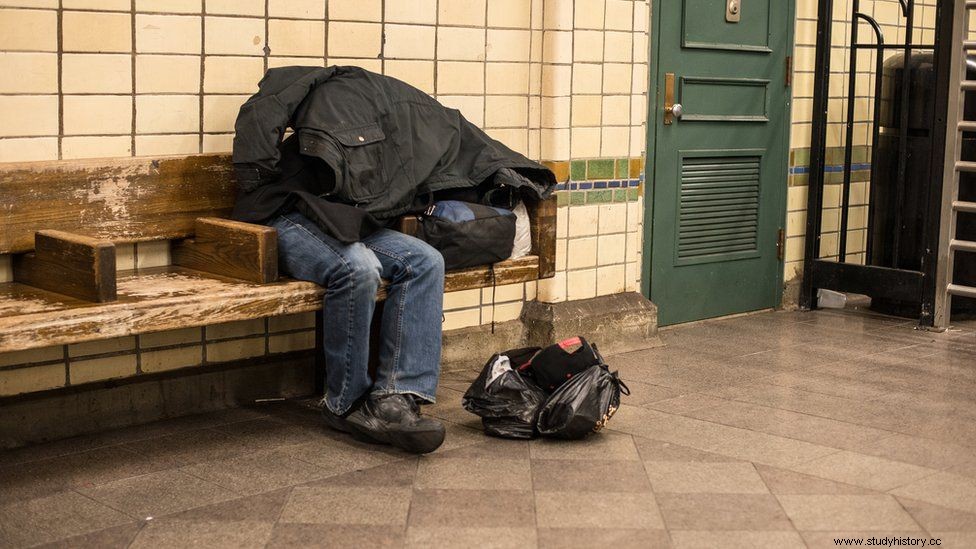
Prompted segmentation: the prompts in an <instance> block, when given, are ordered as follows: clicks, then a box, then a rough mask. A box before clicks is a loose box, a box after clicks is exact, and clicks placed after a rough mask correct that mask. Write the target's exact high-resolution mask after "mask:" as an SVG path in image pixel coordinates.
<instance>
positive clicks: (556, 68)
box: [542, 65, 572, 97]
mask: <svg viewBox="0 0 976 549" xmlns="http://www.w3.org/2000/svg"><path fill="white" fill-rule="evenodd" d="M571 73H572V67H571V66H568V65H543V66H542V95H544V96H549V97H558V96H561V95H569V94H570V86H571V85H572V74H571Z"/></svg>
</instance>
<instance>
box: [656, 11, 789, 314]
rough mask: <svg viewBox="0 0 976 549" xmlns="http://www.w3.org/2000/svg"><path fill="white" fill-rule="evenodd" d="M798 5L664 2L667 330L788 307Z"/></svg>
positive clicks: (660, 225)
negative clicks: (786, 244)
mask: <svg viewBox="0 0 976 549" xmlns="http://www.w3.org/2000/svg"><path fill="white" fill-rule="evenodd" d="M733 3H734V4H736V5H737V7H738V9H729V8H728V7H727V6H728V5H729V4H733ZM792 5H793V2H792V1H787V0H664V1H656V2H654V10H655V11H654V14H653V16H652V19H653V20H654V32H655V33H656V35H657V37H658V38H657V40H656V43H657V50H656V51H655V52H653V53H654V54H656V56H657V58H656V59H655V60H654V61H653V62H652V67H651V70H652V86H654V87H653V88H652V93H651V94H650V97H651V99H650V103H651V105H650V109H651V110H650V115H649V117H648V151H650V152H649V153H648V156H649V167H648V179H649V180H650V181H651V186H650V187H649V189H650V195H649V196H648V198H649V200H648V201H647V214H648V215H649V216H650V219H651V222H650V223H647V224H645V226H646V230H648V231H649V232H650V234H647V235H645V242H646V243H649V244H650V249H649V253H648V254H646V255H647V256H650V259H649V265H645V270H644V273H645V277H644V280H645V281H646V280H648V278H649V279H650V288H649V290H650V298H651V300H652V301H653V302H654V303H656V304H657V306H658V321H659V323H660V325H662V326H664V325H668V324H676V323H679V322H688V321H693V320H700V319H703V318H711V317H716V316H722V315H728V314H734V313H741V312H745V311H754V310H758V309H765V308H769V307H774V306H776V305H777V304H778V302H779V299H780V296H781V294H782V288H781V287H782V282H781V280H782V274H783V265H782V260H781V259H780V258H779V253H778V249H779V247H780V246H781V245H782V244H781V242H780V230H781V229H782V228H783V224H784V221H785V217H786V213H785V212H786V189H787V179H788V157H789V137H790V133H789V112H790V110H789V106H790V89H789V81H788V79H787V74H788V71H789V69H788V67H789V59H788V56H790V55H791V41H792V30H791V29H792V27H793V13H792V11H793V10H792ZM732 11H736V12H737V13H731V12H732ZM736 16H738V17H736ZM736 18H738V21H735V19H736ZM672 82H673V103H676V104H679V105H680V106H681V109H680V110H681V111H682V113H681V115H680V117H679V116H678V114H679V113H678V112H677V110H676V111H675V112H674V116H673V117H671V118H672V120H671V121H670V122H671V123H670V124H667V123H666V122H669V121H668V120H667V118H668V116H666V110H667V109H666V100H667V99H668V93H667V92H668V91H669V89H668V88H669V87H671V86H669V84H670V83H672ZM654 91H656V99H655V93H654ZM648 270H649V271H650V273H649V274H650V277H647V276H646V275H647V274H648ZM646 289H647V288H645V290H646Z"/></svg>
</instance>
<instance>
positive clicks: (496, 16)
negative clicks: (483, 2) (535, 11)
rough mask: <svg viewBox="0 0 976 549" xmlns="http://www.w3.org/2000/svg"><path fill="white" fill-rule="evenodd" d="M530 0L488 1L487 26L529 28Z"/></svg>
mask: <svg viewBox="0 0 976 549" xmlns="http://www.w3.org/2000/svg"><path fill="white" fill-rule="evenodd" d="M531 16H532V0H488V26H489V27H507V28H521V29H527V28H529V24H530V23H531Z"/></svg>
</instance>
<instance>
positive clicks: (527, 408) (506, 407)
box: [461, 347, 546, 439]
mask: <svg viewBox="0 0 976 549" xmlns="http://www.w3.org/2000/svg"><path fill="white" fill-rule="evenodd" d="M538 350H539V349H538V347H535V348H528V349H516V350H513V351H506V352H505V353H499V354H495V355H492V357H491V358H490V359H488V363H487V364H485V367H484V368H483V369H482V370H481V375H479V376H478V379H476V380H474V383H472V384H471V387H469V388H468V390H467V392H465V393H464V398H462V399H461V405H462V406H463V407H464V409H465V410H467V411H469V412H471V413H472V414H475V415H477V416H480V417H481V423H482V425H483V426H484V428H485V433H487V434H489V435H492V436H497V437H503V438H522V439H528V438H532V437H534V436H535V426H536V419H537V418H538V416H539V409H540V408H542V405H543V404H544V403H545V401H546V393H545V391H543V390H542V389H541V388H540V387H539V386H538V385H536V384H535V383H534V382H533V381H532V380H530V379H528V378H526V377H525V376H523V375H522V374H520V373H519V372H518V371H517V370H515V369H514V368H513V365H515V366H517V365H518V364H520V363H521V359H522V357H524V356H531V355H532V354H534V353H535V352H536V351H538ZM503 357H504V358H505V359H506V360H504V361H503V362H502V363H500V364H498V365H497V366H496V361H499V359H500V358H503Z"/></svg>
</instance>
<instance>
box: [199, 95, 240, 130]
mask: <svg viewBox="0 0 976 549" xmlns="http://www.w3.org/2000/svg"><path fill="white" fill-rule="evenodd" d="M247 99H248V96H247V95H207V96H204V98H203V131H205V132H211V133H212V132H232V131H234V122H235V121H236V120H237V114H238V113H239V112H240V110H241V105H243V104H244V102H245V101H247Z"/></svg>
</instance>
